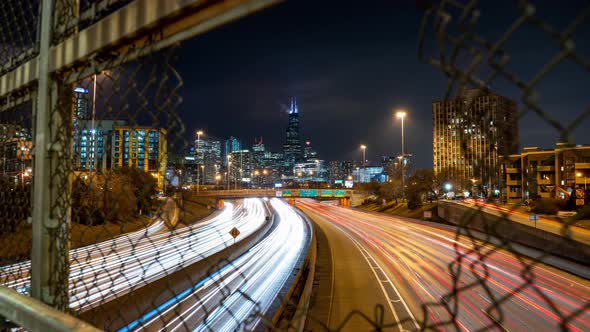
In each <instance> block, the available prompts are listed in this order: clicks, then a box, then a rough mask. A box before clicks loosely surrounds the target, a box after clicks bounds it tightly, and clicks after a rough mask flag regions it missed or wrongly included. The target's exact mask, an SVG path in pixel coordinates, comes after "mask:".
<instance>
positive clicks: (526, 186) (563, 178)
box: [501, 143, 590, 203]
mask: <svg viewBox="0 0 590 332" xmlns="http://www.w3.org/2000/svg"><path fill="white" fill-rule="evenodd" d="M501 173H502V176H503V182H504V188H502V197H503V199H504V201H505V202H507V203H520V202H522V201H524V200H526V199H530V198H536V197H541V198H561V199H567V198H569V196H570V195H571V194H572V193H574V192H575V191H576V189H578V190H586V189H588V188H590V145H575V144H572V143H557V144H556V146H555V149H541V148H538V147H526V148H524V149H523V151H522V153H520V154H513V155H508V156H505V157H503V158H502V166H501Z"/></svg>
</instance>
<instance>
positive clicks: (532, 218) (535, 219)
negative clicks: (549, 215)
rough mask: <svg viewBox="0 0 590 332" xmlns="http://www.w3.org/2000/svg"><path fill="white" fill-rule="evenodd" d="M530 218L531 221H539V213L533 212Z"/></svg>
mask: <svg viewBox="0 0 590 332" xmlns="http://www.w3.org/2000/svg"><path fill="white" fill-rule="evenodd" d="M529 220H530V221H539V215H538V214H531V215H529Z"/></svg>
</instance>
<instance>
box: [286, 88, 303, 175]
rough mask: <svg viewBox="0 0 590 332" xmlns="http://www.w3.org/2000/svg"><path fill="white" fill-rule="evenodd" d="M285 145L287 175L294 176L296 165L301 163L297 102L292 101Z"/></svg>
mask: <svg viewBox="0 0 590 332" xmlns="http://www.w3.org/2000/svg"><path fill="white" fill-rule="evenodd" d="M286 134H287V135H286V139H285V144H284V145H283V156H284V158H285V171H286V172H285V173H286V175H293V167H294V166H295V163H297V162H299V161H301V141H300V139H299V110H297V101H296V100H295V99H291V107H290V108H289V125H288V126H287V130H286Z"/></svg>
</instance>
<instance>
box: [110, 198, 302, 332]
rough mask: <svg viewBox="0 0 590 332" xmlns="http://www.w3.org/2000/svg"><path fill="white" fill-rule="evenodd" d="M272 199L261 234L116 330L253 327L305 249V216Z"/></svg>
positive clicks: (204, 329) (239, 328) (210, 329)
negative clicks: (271, 216)
mask: <svg viewBox="0 0 590 332" xmlns="http://www.w3.org/2000/svg"><path fill="white" fill-rule="evenodd" d="M271 204H272V208H273V209H274V210H275V211H276V218H277V224H276V225H275V226H274V228H273V229H272V231H271V232H270V233H269V234H268V235H267V236H266V237H265V238H264V239H263V240H261V241H260V242H259V243H257V244H256V245H255V246H254V247H252V248H251V249H250V250H248V251H247V252H245V253H244V254H242V255H241V256H240V257H238V258H237V259H236V260H234V261H232V262H230V263H229V264H227V265H226V266H224V267H222V268H221V269H220V270H218V271H215V272H214V273H213V274H211V275H210V276H208V277H206V278H204V279H203V280H201V281H199V282H198V283H196V284H195V285H193V286H192V287H189V288H188V289H186V290H185V291H183V292H181V293H180V294H178V295H177V296H175V297H174V298H171V299H169V300H168V301H166V302H165V303H163V304H162V305H161V306H160V307H159V308H156V309H154V310H153V311H151V312H148V313H146V314H145V315H144V316H142V317H139V318H138V319H137V320H135V321H133V322H131V323H130V324H129V325H127V326H126V327H123V328H122V329H120V330H119V331H139V330H148V331H179V330H181V331H185V330H191V331H235V330H253V329H254V328H255V327H256V326H257V324H258V323H259V322H260V316H259V315H264V314H265V313H267V310H268V308H269V306H270V305H271V304H272V303H273V301H274V300H275V298H276V297H277V295H278V293H279V291H280V290H281V288H282V287H283V286H285V283H286V281H287V279H288V277H289V275H290V274H291V273H292V272H293V269H294V268H295V266H296V263H297V261H298V260H299V259H300V258H301V256H302V255H304V254H305V253H304V249H305V246H306V233H307V232H308V231H307V230H306V229H307V227H306V225H305V222H304V221H303V219H302V218H301V217H300V216H299V215H298V214H297V213H296V212H295V211H294V210H293V208H291V207H290V206H289V205H287V204H286V203H285V202H284V201H281V200H279V199H276V198H273V199H271ZM270 315H272V313H270ZM267 318H270V317H267Z"/></svg>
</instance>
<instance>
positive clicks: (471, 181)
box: [432, 89, 519, 194]
mask: <svg viewBox="0 0 590 332" xmlns="http://www.w3.org/2000/svg"><path fill="white" fill-rule="evenodd" d="M432 116H433V163H434V172H435V174H437V175H439V176H443V177H445V178H446V179H447V181H449V182H452V183H453V185H454V188H455V190H472V189H473V187H474V185H477V186H478V188H479V190H477V191H479V192H481V193H486V194H489V193H490V192H491V191H492V190H496V189H499V188H500V184H501V177H500V172H499V166H500V156H502V155H510V154H515V153H517V152H518V144H519V136H518V114H517V111H516V103H515V102H514V101H512V100H510V99H508V98H505V97H502V96H499V95H497V94H494V93H492V92H490V91H484V90H480V89H471V90H467V91H466V92H465V93H463V94H462V95H461V96H459V97H457V98H455V99H449V100H443V101H435V102H433V103H432Z"/></svg>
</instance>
